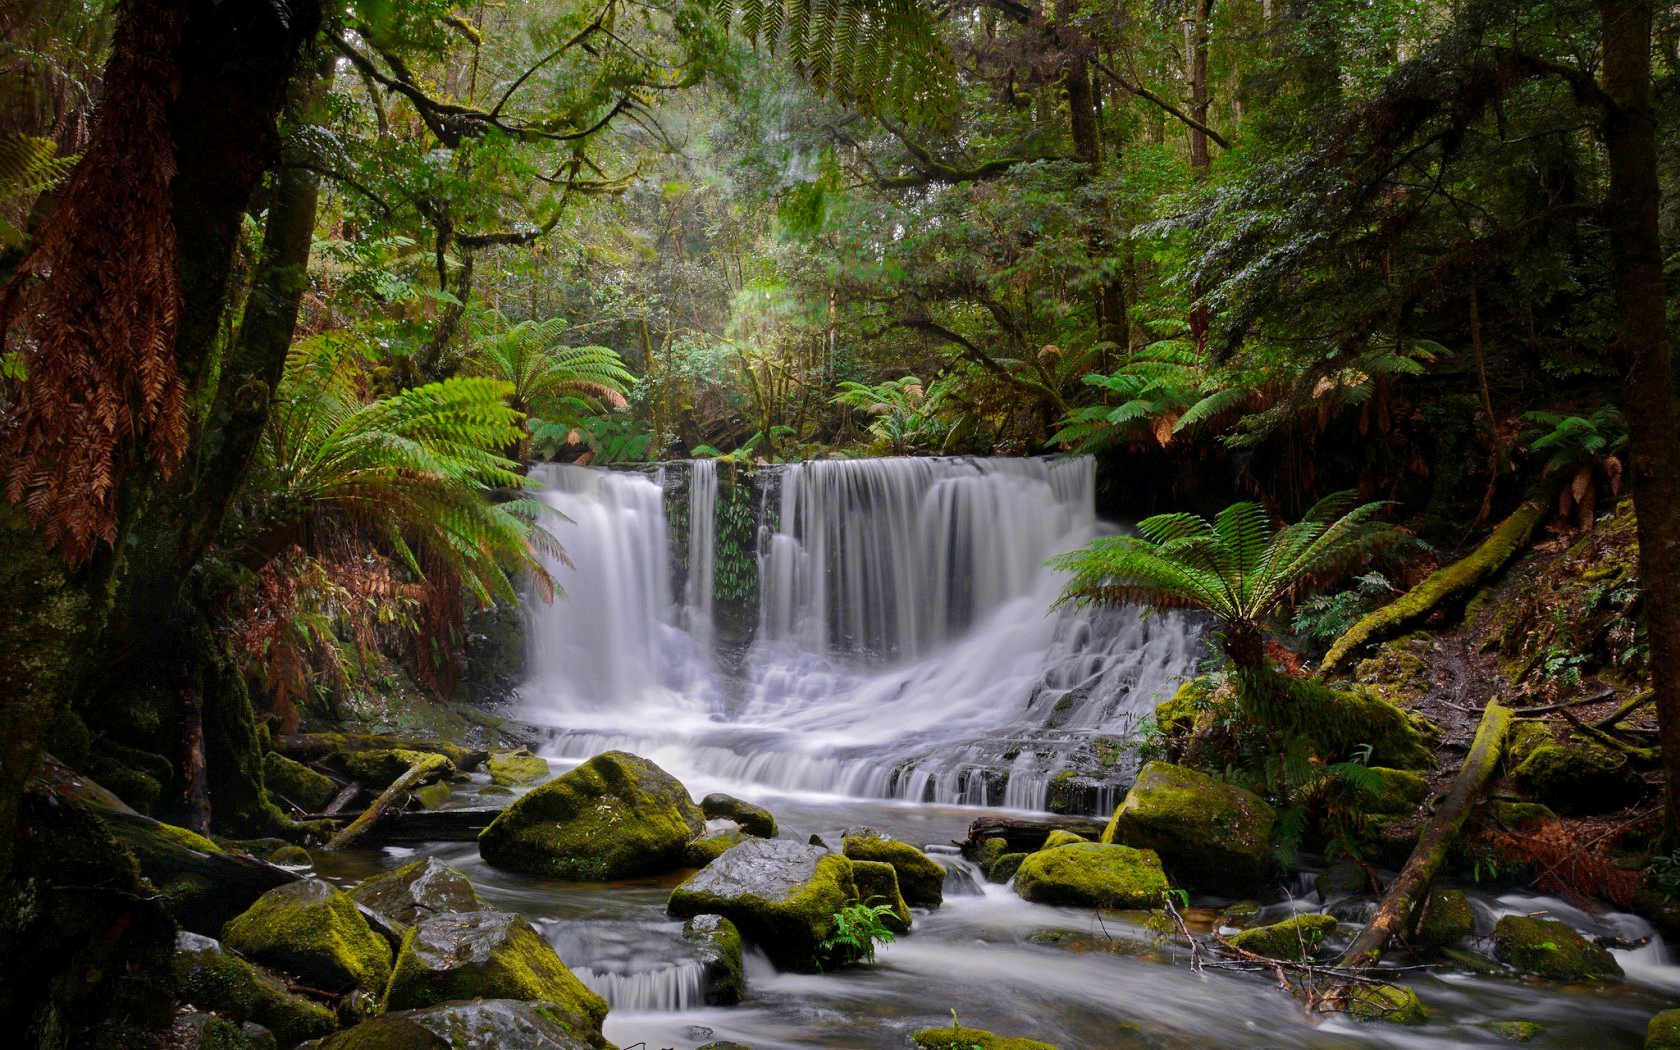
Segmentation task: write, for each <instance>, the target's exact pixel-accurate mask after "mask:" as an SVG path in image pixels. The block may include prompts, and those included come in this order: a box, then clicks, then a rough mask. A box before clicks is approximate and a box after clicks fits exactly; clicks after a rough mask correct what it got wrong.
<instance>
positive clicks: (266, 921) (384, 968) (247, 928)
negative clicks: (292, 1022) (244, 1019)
mask: <svg viewBox="0 0 1680 1050" xmlns="http://www.w3.org/2000/svg"><path fill="white" fill-rule="evenodd" d="M222 942H223V943H224V944H226V945H227V946H228V947H229V948H232V949H233V950H235V951H237V952H239V953H241V954H243V955H246V956H248V957H250V958H252V959H255V960H257V961H258V962H260V963H262V964H264V965H265V966H272V967H274V968H275V969H277V970H281V971H283V972H286V973H291V974H296V975H297V976H298V977H300V978H303V979H304V980H306V981H308V982H309V983H311V984H314V985H316V986H317V987H320V988H325V989H327V990H329V991H338V990H341V989H346V988H350V987H352V986H355V987H360V988H363V989H366V990H367V991H370V992H375V993H377V992H378V991H379V990H381V989H383V988H384V987H385V982H386V981H387V980H389V979H390V976H391V946H390V945H389V944H387V943H386V942H385V939H384V938H383V937H381V936H379V934H377V933H375V932H374V930H373V928H372V927H371V926H369V925H368V921H367V919H366V918H364V917H363V916H362V913H361V912H360V911H358V910H357V908H356V902H355V901H353V900H351V899H350V895H349V894H347V893H344V892H342V891H340V890H338V889H335V888H334V887H333V886H332V885H331V884H330V883H327V882H323V881H321V880H320V879H308V880H305V881H303V882H294V883H292V884H291V885H289V886H281V887H279V888H278V889H273V890H269V891H268V892H267V893H265V894H263V895H262V896H261V897H259V898H257V902H256V903H255V904H253V905H251V907H250V908H248V909H246V911H245V912H244V913H243V914H241V915H239V916H238V917H236V918H234V919H231V920H229V922H228V924H227V925H226V926H224V927H223V928H222Z"/></svg>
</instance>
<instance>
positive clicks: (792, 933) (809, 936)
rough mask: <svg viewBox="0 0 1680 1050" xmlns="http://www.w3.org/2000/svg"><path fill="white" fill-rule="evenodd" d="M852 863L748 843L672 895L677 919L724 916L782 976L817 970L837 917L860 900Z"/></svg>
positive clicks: (786, 846)
mask: <svg viewBox="0 0 1680 1050" xmlns="http://www.w3.org/2000/svg"><path fill="white" fill-rule="evenodd" d="M857 896H858V890H857V882H856V880H855V878H854V877H853V874H852V862H851V861H850V860H848V859H847V858H846V857H845V856H843V855H841V854H839V853H834V852H831V851H829V850H825V849H823V848H822V847H820V846H811V845H805V844H801V843H797V842H790V841H787V840H783V839H748V840H747V841H746V842H743V843H741V844H740V845H739V846H735V847H733V848H731V849H729V850H728V851H726V852H725V853H724V854H723V855H722V856H720V857H718V859H717V860H714V861H712V863H711V864H709V865H707V866H706V867H705V868H702V869H701V870H700V871H698V872H696V873H695V874H694V875H692V876H690V877H689V879H688V881H686V882H684V883H683V884H682V885H680V886H678V887H677V888H676V889H675V890H673V891H672V892H671V899H670V902H669V904H668V905H667V910H668V911H669V912H670V913H671V914H672V915H674V916H676V917H678V918H685V919H686V918H692V917H694V916H696V915H706V914H716V915H722V916H724V917H725V918H727V919H729V920H730V921H731V922H733V923H734V924H735V925H736V927H737V928H738V929H739V930H740V931H741V934H742V936H744V937H746V938H747V939H748V940H750V941H752V942H753V943H755V944H757V945H759V946H760V947H762V948H763V949H764V950H765V952H766V953H767V954H768V955H769V956H770V958H771V959H772V960H773V961H774V962H775V963H776V964H777V965H778V966H781V967H783V968H784V969H794V970H805V971H810V970H814V969H816V968H817V967H818V964H819V962H820V961H822V960H820V959H819V949H818V947H817V945H818V944H819V943H821V942H822V941H823V940H824V939H825V938H827V937H828V936H829V935H830V934H832V933H833V932H834V915H835V913H836V912H838V911H839V910H840V909H841V908H842V907H844V906H845V905H846V903H847V902H848V901H852V900H855V899H857Z"/></svg>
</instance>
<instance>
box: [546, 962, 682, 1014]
mask: <svg viewBox="0 0 1680 1050" xmlns="http://www.w3.org/2000/svg"><path fill="white" fill-rule="evenodd" d="M572 973H573V974H574V975H575V976H576V977H577V979H578V980H580V981H582V982H583V983H584V984H585V985H586V986H587V987H588V988H589V990H590V991H592V992H594V993H595V994H596V995H599V996H600V997H601V998H603V999H605V1000H606V1001H607V1006H609V1007H610V1008H612V1009H614V1010H617V1011H621V1012H623V1013H632V1014H647V1013H673V1012H675V1011H677V1010H690V1009H693V1008H694V1007H697V1006H701V1005H704V997H705V989H706V968H705V966H704V965H702V964H701V963H699V962H697V961H695V960H692V959H691V960H689V961H687V962H680V963H677V964H676V965H675V966H667V967H665V968H663V969H659V970H647V971H643V972H641V973H600V972H597V971H595V970H592V969H590V968H589V967H587V966H574V967H572Z"/></svg>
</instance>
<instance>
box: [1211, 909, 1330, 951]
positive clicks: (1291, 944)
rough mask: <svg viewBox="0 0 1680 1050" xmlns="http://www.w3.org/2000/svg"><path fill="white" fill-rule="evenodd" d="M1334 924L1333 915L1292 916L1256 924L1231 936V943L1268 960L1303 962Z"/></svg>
mask: <svg viewBox="0 0 1680 1050" xmlns="http://www.w3.org/2000/svg"><path fill="white" fill-rule="evenodd" d="M1336 926H1337V922H1336V919H1335V916H1332V915H1321V914H1316V913H1313V914H1307V915H1296V916H1294V917H1292V918H1288V919H1285V920H1283V921H1282V922H1274V923H1272V924H1271V925H1269V926H1256V927H1255V928H1254V929H1252V930H1244V931H1243V932H1241V933H1239V934H1237V935H1236V936H1234V937H1232V938H1231V943H1232V944H1234V945H1236V946H1237V947H1238V948H1241V949H1242V950H1243V951H1245V952H1253V953H1254V954H1256V955H1264V956H1265V957H1266V958H1268V959H1289V960H1291V961H1293V962H1306V961H1307V960H1308V959H1311V958H1313V957H1314V956H1315V955H1317V954H1318V952H1319V949H1320V948H1322V947H1323V946H1324V939H1325V938H1326V937H1328V936H1329V935H1330V934H1331V933H1332V932H1333V931H1334V930H1335V929H1336Z"/></svg>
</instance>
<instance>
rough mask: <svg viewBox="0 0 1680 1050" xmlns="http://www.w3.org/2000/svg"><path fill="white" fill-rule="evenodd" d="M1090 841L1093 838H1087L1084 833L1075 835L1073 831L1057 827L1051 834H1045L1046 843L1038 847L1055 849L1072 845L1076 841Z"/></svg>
mask: <svg viewBox="0 0 1680 1050" xmlns="http://www.w3.org/2000/svg"><path fill="white" fill-rule="evenodd" d="M1089 841H1091V840H1090V839H1088V838H1086V837H1085V836H1084V835H1075V834H1074V833H1073V832H1071V831H1064V830H1063V829H1061V828H1057V829H1056V830H1055V831H1052V832H1051V833H1050V834H1049V835H1047V836H1045V839H1044V845H1042V846H1040V847H1038V848H1039V849H1055V848H1056V847H1057V846H1071V845H1073V844H1074V843H1075V842H1089Z"/></svg>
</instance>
